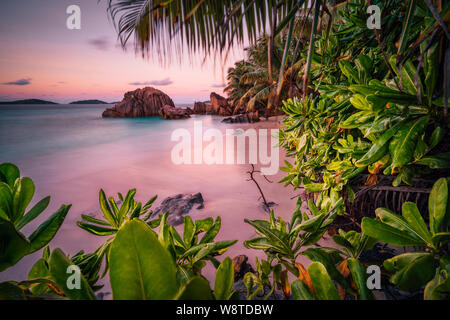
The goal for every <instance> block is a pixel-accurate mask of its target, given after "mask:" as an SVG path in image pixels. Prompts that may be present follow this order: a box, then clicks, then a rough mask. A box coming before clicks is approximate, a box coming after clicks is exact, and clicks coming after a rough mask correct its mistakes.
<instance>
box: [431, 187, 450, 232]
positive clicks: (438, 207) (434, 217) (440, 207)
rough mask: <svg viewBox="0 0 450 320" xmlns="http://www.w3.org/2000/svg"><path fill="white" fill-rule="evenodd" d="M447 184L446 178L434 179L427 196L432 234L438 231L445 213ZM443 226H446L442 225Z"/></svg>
mask: <svg viewBox="0 0 450 320" xmlns="http://www.w3.org/2000/svg"><path fill="white" fill-rule="evenodd" d="M447 201H448V186H447V179H445V178H441V179H439V180H438V181H436V182H435V183H434V185H433V188H432V189H431V193H430V196H429V198H428V213H429V215H430V229H431V232H432V233H433V234H435V233H438V232H439V228H440V227H441V224H442V222H443V221H444V219H445V215H446V213H447ZM442 227H443V228H445V227H446V226H442Z"/></svg>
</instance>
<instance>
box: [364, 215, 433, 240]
mask: <svg viewBox="0 0 450 320" xmlns="http://www.w3.org/2000/svg"><path fill="white" fill-rule="evenodd" d="M361 228H362V231H363V232H364V233H365V234H366V235H368V236H369V237H372V238H375V239H378V240H379V241H382V242H385V243H388V244H392V245H396V246H423V245H424V243H423V242H422V241H420V240H418V239H417V238H413V237H411V236H410V235H409V234H407V233H406V232H404V231H402V230H399V229H397V228H393V227H391V226H389V225H387V224H384V223H382V222H380V221H377V220H374V219H370V218H367V217H364V218H363V220H362V223H361Z"/></svg>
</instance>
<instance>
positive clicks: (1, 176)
mask: <svg viewBox="0 0 450 320" xmlns="http://www.w3.org/2000/svg"><path fill="white" fill-rule="evenodd" d="M18 178H20V171H19V168H17V167H16V166H15V165H14V164H12V163H2V164H0V181H2V182H5V183H6V184H7V185H9V186H10V187H11V188H13V187H14V183H15V182H16V179H18Z"/></svg>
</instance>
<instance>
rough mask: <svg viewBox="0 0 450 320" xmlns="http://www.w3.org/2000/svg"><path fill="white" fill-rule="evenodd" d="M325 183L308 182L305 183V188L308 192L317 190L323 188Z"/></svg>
mask: <svg viewBox="0 0 450 320" xmlns="http://www.w3.org/2000/svg"><path fill="white" fill-rule="evenodd" d="M324 187H325V185H324V184H323V183H308V184H305V189H306V190H307V191H309V192H319V191H322V190H323V189H324Z"/></svg>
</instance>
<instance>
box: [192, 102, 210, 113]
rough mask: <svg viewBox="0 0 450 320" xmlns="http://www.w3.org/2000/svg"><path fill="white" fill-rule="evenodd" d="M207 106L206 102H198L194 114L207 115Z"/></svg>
mask: <svg viewBox="0 0 450 320" xmlns="http://www.w3.org/2000/svg"><path fill="white" fill-rule="evenodd" d="M206 108H207V105H206V103H204V102H196V103H195V104H194V113H195V114H206Z"/></svg>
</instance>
